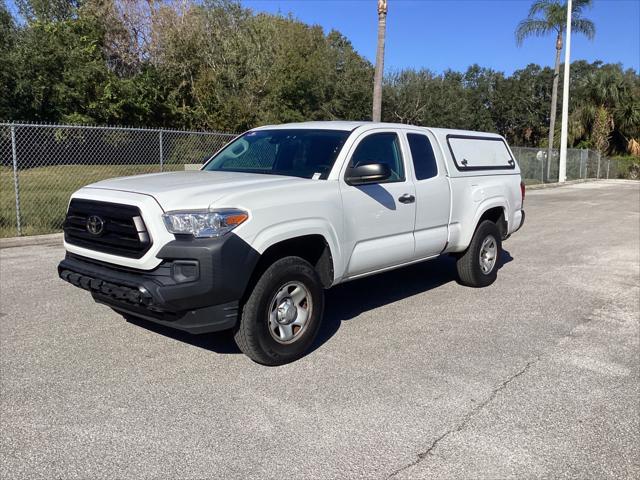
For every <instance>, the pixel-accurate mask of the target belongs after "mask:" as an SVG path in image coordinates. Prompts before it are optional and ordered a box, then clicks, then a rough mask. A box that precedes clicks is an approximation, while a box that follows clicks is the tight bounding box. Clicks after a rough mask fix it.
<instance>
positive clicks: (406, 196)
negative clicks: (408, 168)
mask: <svg viewBox="0 0 640 480" xmlns="http://www.w3.org/2000/svg"><path fill="white" fill-rule="evenodd" d="M398 201H399V202H400V203H413V202H415V201H416V197H414V196H413V195H410V194H408V193H405V194H404V195H402V196H401V197H400V198H398Z"/></svg>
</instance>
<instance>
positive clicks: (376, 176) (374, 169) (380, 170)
mask: <svg viewBox="0 0 640 480" xmlns="http://www.w3.org/2000/svg"><path fill="white" fill-rule="evenodd" d="M389 177H391V170H390V169H389V165H387V164H386V163H369V164H366V165H358V166H357V167H349V168H347V174H346V178H345V181H346V182H347V184H349V185H366V184H368V183H379V182H382V181H384V180H387V179H388V178H389Z"/></svg>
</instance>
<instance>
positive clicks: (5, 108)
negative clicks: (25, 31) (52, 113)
mask: <svg viewBox="0 0 640 480" xmlns="http://www.w3.org/2000/svg"><path fill="white" fill-rule="evenodd" d="M17 37H18V28H17V27H16V24H15V22H14V21H13V17H12V16H11V14H10V13H9V10H8V9H7V6H6V4H5V2H4V0H2V1H0V65H2V68H0V120H1V119H9V118H13V110H14V106H13V104H12V101H11V96H12V92H13V91H14V89H15V58H14V55H13V53H12V52H13V49H14V47H15V44H16V41H17Z"/></svg>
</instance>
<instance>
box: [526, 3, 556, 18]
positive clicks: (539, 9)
mask: <svg viewBox="0 0 640 480" xmlns="http://www.w3.org/2000/svg"><path fill="white" fill-rule="evenodd" d="M557 4H558V0H535V1H534V2H533V3H532V4H531V7H529V17H535V16H536V15H537V14H539V13H542V14H544V13H545V12H546V11H547V10H548V9H549V7H550V6H551V5H557Z"/></svg>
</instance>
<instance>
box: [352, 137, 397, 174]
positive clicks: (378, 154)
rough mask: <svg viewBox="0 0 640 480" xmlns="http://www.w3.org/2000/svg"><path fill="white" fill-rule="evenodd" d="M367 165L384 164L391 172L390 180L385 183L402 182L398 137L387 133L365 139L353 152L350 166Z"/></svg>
mask: <svg viewBox="0 0 640 480" xmlns="http://www.w3.org/2000/svg"><path fill="white" fill-rule="evenodd" d="M368 163H386V164H387V165H388V166H389V170H391V178H389V180H387V182H401V181H403V180H404V165H403V164H402V153H401V152H400V139H399V138H398V135H397V134H395V133H392V132H388V133H374V134H371V135H369V136H367V137H365V138H364V139H363V140H362V141H361V142H360V143H359V144H358V146H357V147H356V151H355V152H353V156H352V157H351V163H350V166H352V167H357V166H358V165H366V164H368Z"/></svg>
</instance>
